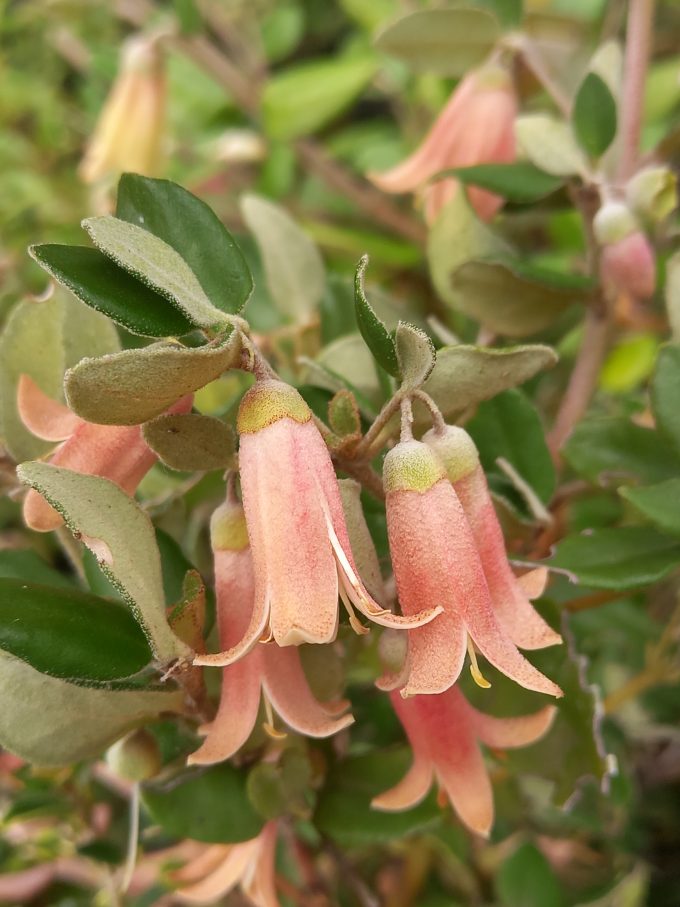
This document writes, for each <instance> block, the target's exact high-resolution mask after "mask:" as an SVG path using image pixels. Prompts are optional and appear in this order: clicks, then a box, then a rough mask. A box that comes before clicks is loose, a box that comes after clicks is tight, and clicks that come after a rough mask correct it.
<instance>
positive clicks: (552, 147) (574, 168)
mask: <svg viewBox="0 0 680 907" xmlns="http://www.w3.org/2000/svg"><path fill="white" fill-rule="evenodd" d="M515 137H516V139H517V144H518V145H519V147H520V149H521V151H522V152H523V153H524V154H525V155H526V157H528V158H529V160H530V161H531V163H532V164H535V165H536V166H537V167H538V168H539V169H541V170H544V171H545V172H546V173H551V174H552V175H553V176H575V175H577V174H578V175H582V174H584V173H585V172H586V170H587V162H586V159H585V156H584V155H583V152H582V151H581V150H580V149H579V147H578V145H577V144H576V140H575V139H574V135H573V133H572V131H571V129H570V128H569V126H568V124H567V123H565V122H564V121H563V120H557V119H555V117H552V116H550V115H549V114H546V113H529V114H525V115H524V116H520V117H518V118H517V119H516V120H515Z"/></svg>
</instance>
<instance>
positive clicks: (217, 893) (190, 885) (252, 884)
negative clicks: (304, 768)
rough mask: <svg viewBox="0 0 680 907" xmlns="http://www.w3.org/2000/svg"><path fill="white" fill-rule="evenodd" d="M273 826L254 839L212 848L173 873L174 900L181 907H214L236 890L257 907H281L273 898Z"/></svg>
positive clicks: (268, 826)
mask: <svg viewBox="0 0 680 907" xmlns="http://www.w3.org/2000/svg"><path fill="white" fill-rule="evenodd" d="M276 834H277V826H276V822H267V824H266V825H265V826H264V828H263V829H262V831H261V832H260V833H259V835H258V836H257V837H256V838H251V839H250V841H243V842H241V843H239V844H214V845H213V846H211V847H207V848H206V849H205V850H204V852H203V853H202V854H199V856H197V857H196V858H195V859H193V860H191V861H190V862H189V863H187V864H185V865H184V866H183V867H182V868H181V869H178V870H177V871H176V872H174V873H173V875H172V878H173V881H175V882H178V883H179V884H180V886H182V887H180V888H178V889H177V891H175V892H174V895H173V897H174V898H175V899H176V900H177V901H179V902H180V903H182V904H214V903H216V901H218V900H219V899H221V898H223V897H224V896H225V895H227V894H228V893H229V892H230V891H233V889H234V888H236V886H238V887H239V888H240V889H241V891H242V892H243V894H244V895H245V896H246V897H247V898H249V899H250V900H251V901H252V903H253V904H255V905H256V907H281V905H280V902H279V899H278V897H277V895H276V884H275V860H276Z"/></svg>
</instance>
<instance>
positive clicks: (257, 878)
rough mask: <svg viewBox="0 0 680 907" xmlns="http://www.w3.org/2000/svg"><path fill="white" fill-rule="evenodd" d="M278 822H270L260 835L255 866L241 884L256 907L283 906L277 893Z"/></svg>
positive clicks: (250, 868) (251, 867)
mask: <svg viewBox="0 0 680 907" xmlns="http://www.w3.org/2000/svg"><path fill="white" fill-rule="evenodd" d="M277 834H278V828H277V823H276V822H268V823H267V824H266V825H265V826H264V828H263V829H262V831H261V832H260V834H259V835H258V839H257V840H258V843H259V850H258V854H257V862H256V864H255V866H254V867H253V866H252V865H251V866H250V867H249V873H248V878H247V879H246V880H245V881H244V884H243V885H242V886H241V887H242V890H243V893H244V894H245V895H246V896H247V897H249V898H250V899H251V901H252V902H253V904H255V907H281V903H280V901H279V899H278V897H277V895H276V838H277Z"/></svg>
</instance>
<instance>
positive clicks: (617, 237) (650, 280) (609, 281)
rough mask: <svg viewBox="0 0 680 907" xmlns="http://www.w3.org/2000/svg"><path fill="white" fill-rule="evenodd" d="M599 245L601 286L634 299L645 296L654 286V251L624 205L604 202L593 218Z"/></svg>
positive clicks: (649, 294) (650, 292) (652, 291)
mask: <svg viewBox="0 0 680 907" xmlns="http://www.w3.org/2000/svg"><path fill="white" fill-rule="evenodd" d="M593 230H594V233H595V238H596V239H597V241H598V242H599V243H600V245H601V246H602V252H601V255H600V277H601V279H602V283H603V284H604V286H605V288H607V289H608V290H609V291H612V292H615V293H625V294H626V295H628V296H631V297H633V298H634V299H648V298H649V297H650V296H651V295H652V294H653V293H654V289H655V287H656V261H655V258H654V250H653V249H652V247H651V245H650V243H649V240H648V239H647V237H646V236H645V234H644V233H643V231H642V229H641V227H640V225H639V223H638V220H637V218H636V217H635V215H634V214H633V213H632V211H631V210H630V208H629V207H628V205H626V204H624V202H620V201H615V200H614V201H605V202H604V204H603V205H602V206H601V208H600V209H599V210H598V212H597V213H596V215H595V217H594V218H593Z"/></svg>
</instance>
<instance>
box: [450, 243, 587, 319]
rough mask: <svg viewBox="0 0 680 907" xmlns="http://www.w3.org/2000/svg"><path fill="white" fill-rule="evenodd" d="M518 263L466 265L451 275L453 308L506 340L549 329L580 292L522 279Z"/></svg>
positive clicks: (580, 298)
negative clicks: (505, 337) (454, 303)
mask: <svg viewBox="0 0 680 907" xmlns="http://www.w3.org/2000/svg"><path fill="white" fill-rule="evenodd" d="M523 270H525V269H524V268H523V266H522V264H521V263H520V262H517V263H515V262H506V261H467V262H465V263H463V264H462V265H461V266H460V267H459V268H457V269H456V270H455V271H454V272H453V273H452V274H451V278H450V280H451V287H452V292H453V294H455V300H456V306H455V307H456V308H458V309H459V310H460V311H462V312H463V313H464V314H465V315H468V316H469V317H470V318H474V319H475V321H479V322H480V323H481V324H483V325H485V326H486V327H488V328H490V329H491V330H492V331H495V332H497V333H499V334H505V335H506V336H508V337H525V336H527V335H528V334H535V333H537V332H538V331H542V330H544V329H545V328H547V327H549V326H550V325H551V324H552V323H553V322H554V321H555V319H556V318H558V317H559V316H560V315H561V314H562V313H563V312H564V311H565V310H566V309H567V308H568V307H569V306H570V305H573V304H574V303H577V302H582V301H583V299H584V295H585V294H584V290H583V288H581V287H579V288H578V289H572V288H565V289H563V288H561V287H558V286H555V282H554V280H551V283H552V285H550V284H549V283H547V282H538V281H536V280H535V279H532V277H525V276H524V275H523V273H522V271H523Z"/></svg>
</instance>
